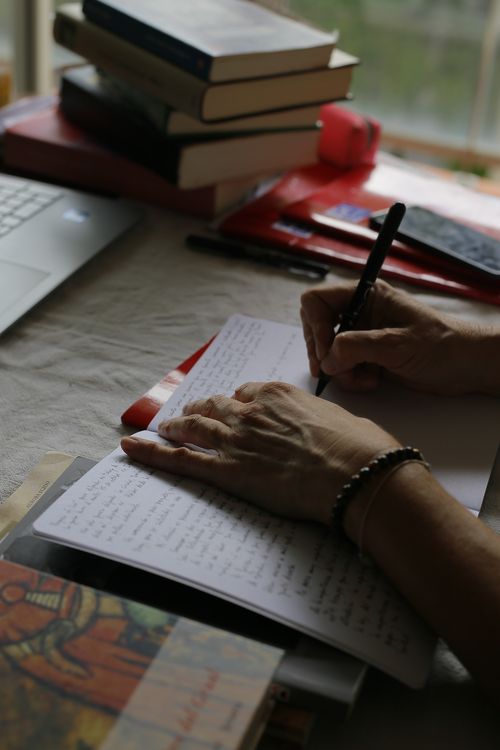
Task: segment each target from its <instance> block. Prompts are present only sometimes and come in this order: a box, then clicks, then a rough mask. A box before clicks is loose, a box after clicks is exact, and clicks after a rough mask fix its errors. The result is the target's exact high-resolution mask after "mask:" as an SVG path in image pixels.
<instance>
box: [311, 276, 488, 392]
mask: <svg viewBox="0 0 500 750" xmlns="http://www.w3.org/2000/svg"><path fill="white" fill-rule="evenodd" d="M354 287H355V284H343V285H339V286H326V285H325V286H320V287H316V288H314V289H311V290H309V291H307V292H305V294H303V296H302V300H301V303H302V305H301V318H302V325H303V329H304V336H305V340H306V345H307V351H308V357H309V365H310V370H311V374H312V375H313V376H314V377H317V376H318V374H319V370H320V367H321V370H322V371H323V372H325V373H326V374H327V375H330V376H332V378H333V379H334V380H335V382H336V383H337V384H338V385H340V386H341V387H343V388H345V389H347V390H353V391H368V390H372V389H374V388H376V387H377V385H378V384H379V382H380V378H381V377H382V375H383V374H386V375H388V376H389V377H391V378H393V379H395V380H398V381H400V382H402V383H404V384H405V385H408V386H410V387H412V388H415V389H417V390H423V391H428V392H430V393H440V394H445V395H454V394H455V395H456V394H461V393H468V392H473V391H475V392H483V393H493V394H495V393H496V394H500V374H499V373H500V329H498V330H496V329H493V328H491V327H490V328H487V327H480V326H477V325H475V324H472V323H468V322H466V321H460V320H457V319H455V318H452V317H450V316H447V315H444V314H443V313H439V312H437V311H436V310H433V309H432V308H430V307H427V306H426V305H423V304H421V303H419V302H417V301H416V300H414V299H413V298H412V297H411V296H410V295H408V294H406V293H404V292H402V291H399V290H397V289H395V288H394V287H391V286H390V285H389V284H387V283H385V282H384V281H377V283H376V284H375V285H374V286H373V288H372V289H371V291H370V294H369V297H368V300H367V303H366V305H365V308H364V310H363V312H362V314H361V316H360V319H359V321H358V325H357V329H356V330H355V331H346V332H344V333H341V334H338V335H337V336H335V337H334V326H335V325H336V324H337V323H338V321H339V318H340V316H341V314H342V312H343V310H345V308H346V306H347V305H348V303H349V300H350V299H351V296H352V293H353V290H354ZM495 363H496V365H495ZM492 366H493V370H492Z"/></svg>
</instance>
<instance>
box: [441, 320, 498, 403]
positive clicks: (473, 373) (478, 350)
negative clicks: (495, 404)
mask: <svg viewBox="0 0 500 750" xmlns="http://www.w3.org/2000/svg"><path fill="white" fill-rule="evenodd" d="M453 349H454V351H453V352H452V354H451V359H450V361H452V362H456V363H457V370H458V371H457V372H456V373H455V376H454V380H455V382H462V383H463V389H462V392H463V393H483V394H485V395H490V396H499V395H500V330H498V329H496V328H494V327H493V326H480V325H476V324H473V323H461V324H460V326H459V328H457V329H456V336H455V338H454V342H453Z"/></svg>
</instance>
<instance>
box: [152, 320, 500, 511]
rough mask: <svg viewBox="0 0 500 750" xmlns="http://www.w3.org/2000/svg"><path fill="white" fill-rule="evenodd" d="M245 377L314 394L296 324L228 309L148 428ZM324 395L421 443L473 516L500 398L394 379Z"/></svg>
mask: <svg viewBox="0 0 500 750" xmlns="http://www.w3.org/2000/svg"><path fill="white" fill-rule="evenodd" d="M250 380H258V381H265V380H282V381H286V382H288V383H292V384H293V385H297V386H299V387H300V388H303V389H304V390H307V391H309V392H312V393H313V392H314V389H315V385H316V381H315V380H314V379H313V378H311V377H310V376H309V373H308V369H307V355H306V348H305V344H304V340H303V336H302V330H301V329H300V328H298V327H297V326H288V325H284V324H281V323H275V322H271V321H265V320H259V319H256V318H250V317H247V316H243V315H233V316H232V317H231V318H230V319H229V321H228V322H227V324H226V325H225V326H224V327H223V328H222V330H221V332H220V333H219V334H218V336H217V338H216V339H215V341H214V342H213V343H212V344H211V346H210V347H209V348H208V350H207V351H206V352H205V354H204V355H203V357H202V358H201V359H200V360H199V361H198V362H197V363H196V364H195V366H194V367H193V369H192V370H191V371H190V372H189V373H188V375H187V377H186V379H185V380H184V381H183V383H182V385H181V386H180V387H179V388H177V389H176V391H175V392H174V393H173V395H172V396H171V397H170V398H169V400H168V401H167V402H166V403H165V404H163V406H162V408H161V410H160V411H159V413H158V414H157V415H156V416H155V418H154V419H153V420H152V422H151V424H150V425H149V428H150V429H154V430H156V429H157V426H158V424H159V423H160V422H161V420H162V419H164V418H169V417H172V416H175V415H177V414H180V413H181V411H182V407H183V406H184V404H186V403H188V402H189V401H193V400H195V399H198V398H203V397H206V396H211V395H213V394H214V393H225V394H226V395H232V393H233V392H234V389H235V388H236V387H237V386H239V385H241V384H242V383H244V382H246V381H250ZM324 397H325V398H327V399H328V400H330V401H334V402H335V403H337V404H339V405H340V406H342V407H343V408H344V409H347V410H348V411H351V412H352V413H354V414H356V415H358V416H362V417H367V418H368V419H372V420H373V421H375V422H377V423H378V424H380V425H382V426H383V427H384V429H386V430H387V431H388V432H390V433H391V434H393V435H395V436H396V437H397V438H398V439H399V440H400V441H401V442H402V443H403V445H413V446H415V447H416V448H419V449H420V450H421V451H422V453H423V454H424V456H425V457H426V459H427V460H428V461H429V462H430V464H431V467H432V471H433V473H434V475H435V476H436V478H437V479H438V480H439V481H440V482H441V483H442V484H443V486H444V487H446V489H447V490H448V492H450V493H451V494H452V495H453V496H454V497H456V498H457V499H458V500H459V501H460V502H461V503H462V504H463V505H465V506H466V507H468V508H470V509H472V510H473V511H474V512H475V513H476V514H477V512H478V511H479V510H480V508H481V503H482V500H483V497H484V493H485V491H486V486H487V484H488V478H489V475H490V471H491V467H492V465H493V462H494V460H495V455H496V451H497V448H498V445H499V443H500V399H496V398H493V397H487V396H479V395H472V396H462V397H459V398H457V397H446V396H432V395H429V394H426V393H419V392H417V391H413V390H409V389H408V388H404V387H402V386H397V385H396V384H394V383H382V385H381V387H380V388H379V389H377V391H375V392H372V393H346V392H344V391H341V390H339V389H336V388H334V386H333V385H332V384H330V385H329V386H328V387H327V388H326V389H325V391H324Z"/></svg>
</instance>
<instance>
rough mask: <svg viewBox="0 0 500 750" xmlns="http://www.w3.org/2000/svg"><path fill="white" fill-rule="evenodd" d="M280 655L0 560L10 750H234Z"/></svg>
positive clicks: (3, 688) (0, 643)
mask: <svg viewBox="0 0 500 750" xmlns="http://www.w3.org/2000/svg"><path fill="white" fill-rule="evenodd" d="M282 654H283V652H282V651H281V650H280V649H277V648H274V647H271V646H267V645H265V644H261V643H257V642H256V641H253V640H251V639H249V638H244V637H242V636H238V635H234V634H232V633H229V632H226V631H223V630H220V629H217V628H212V627H210V626H207V625H203V624H201V623H197V622H194V621H192V620H188V619H186V618H183V617H177V616H176V615H173V614H170V613H168V612H165V611H163V610H159V609H154V608H152V607H149V606H146V605H143V604H139V603H137V602H134V601H131V600H128V599H124V598H120V597H116V596H113V595H111V594H107V593H104V592H101V591H97V590H95V589H92V588H89V587H85V586H80V585H78V584H76V583H72V582H70V581H66V580H64V579H62V578H58V577H55V576H51V575H47V574H45V573H41V572H39V571H36V570H32V569H30V568H27V567H24V566H21V565H17V564H13V563H10V562H7V561H5V560H2V561H0V705H1V707H2V708H1V711H2V720H1V724H2V739H1V742H0V744H1V746H2V747H3V748H9V750H27V749H28V748H29V749H30V750H32V748H33V747H36V748H37V750H59V749H61V750H62V749H63V748H64V750H136V749H137V748H141V749H144V750H145V748H147V749H148V750H216V749H217V750H230V749H233V748H234V749H239V750H243V749H244V748H247V747H248V746H249V743H251V741H252V738H253V736H254V733H255V731H256V730H257V729H258V728H259V727H261V725H262V720H261V715H262V712H263V711H264V710H265V708H266V706H267V703H268V701H267V697H268V694H269V688H270V685H271V682H272V677H273V674H274V672H275V670H276V668H277V666H278V664H279V662H280V660H281V657H282ZM250 746H251V744H250Z"/></svg>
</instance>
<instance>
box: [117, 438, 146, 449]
mask: <svg viewBox="0 0 500 750" xmlns="http://www.w3.org/2000/svg"><path fill="white" fill-rule="evenodd" d="M140 442H141V441H140V440H138V439H137V438H136V437H132V436H131V435H130V436H127V437H124V438H122V440H121V447H122V448H123V447H124V446H125V447H127V446H128V447H129V448H132V447H133V446H135V445H139V443H140Z"/></svg>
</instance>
